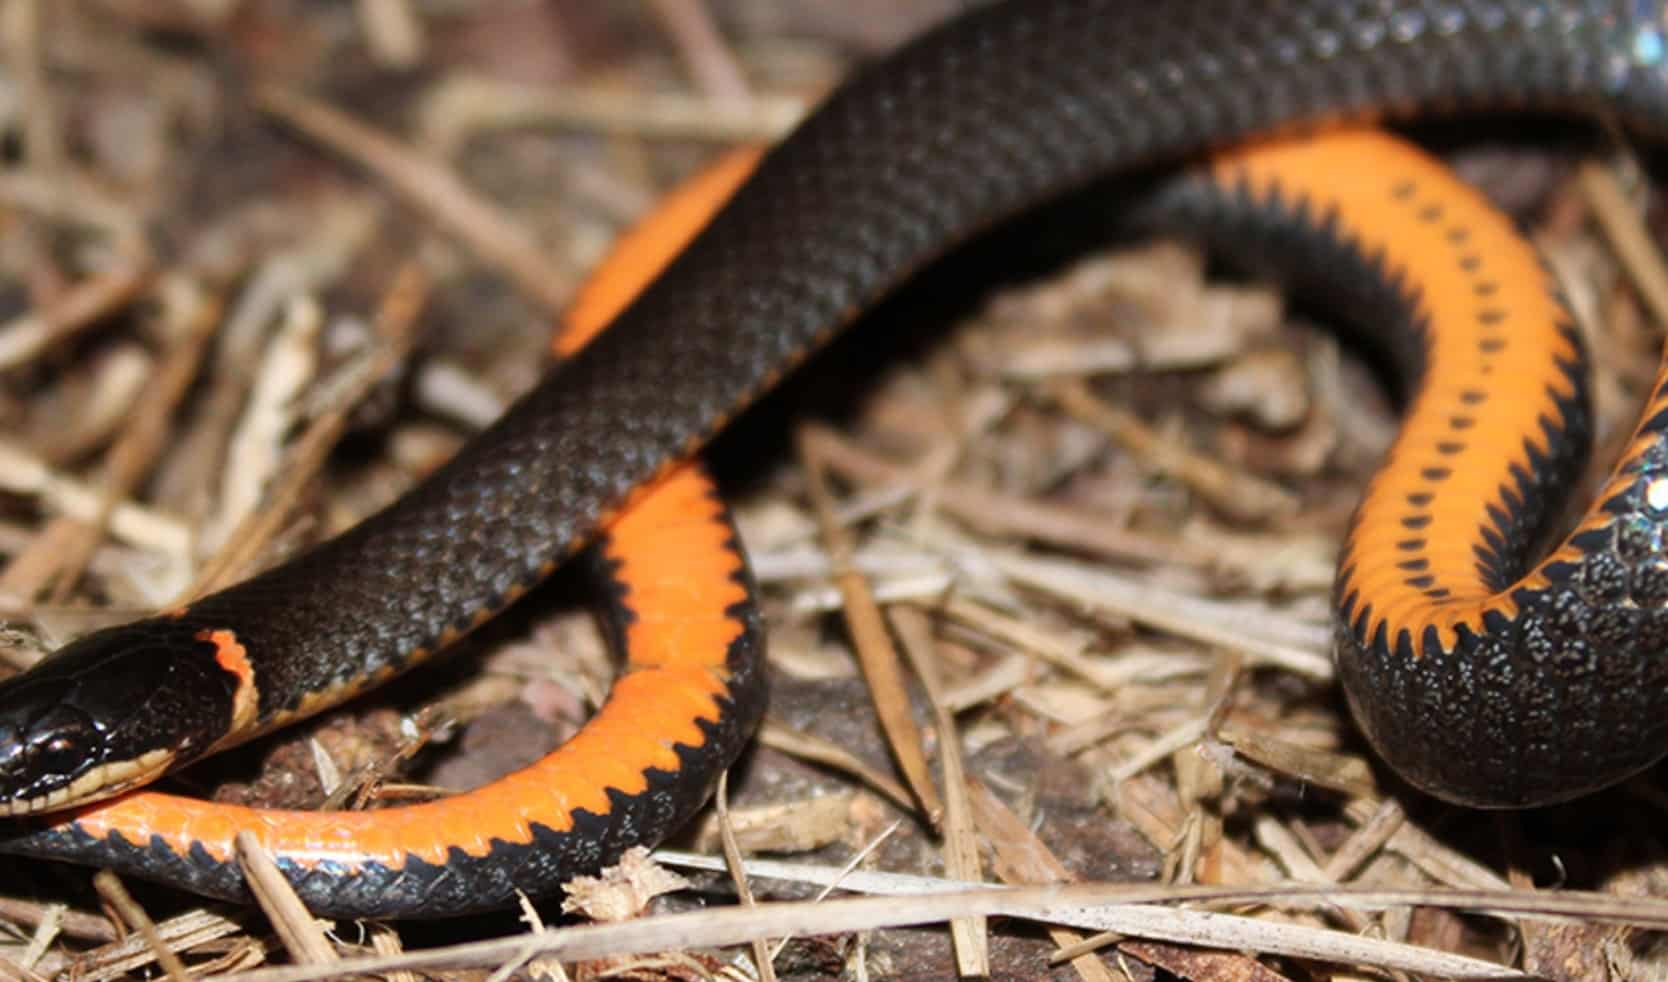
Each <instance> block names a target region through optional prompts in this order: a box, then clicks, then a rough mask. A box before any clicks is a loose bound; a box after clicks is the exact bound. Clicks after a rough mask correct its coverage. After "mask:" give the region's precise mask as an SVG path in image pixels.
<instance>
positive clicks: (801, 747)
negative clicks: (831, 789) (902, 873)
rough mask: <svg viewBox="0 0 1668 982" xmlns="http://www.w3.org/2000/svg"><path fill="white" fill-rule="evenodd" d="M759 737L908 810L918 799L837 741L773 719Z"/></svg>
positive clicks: (889, 776)
mask: <svg viewBox="0 0 1668 982" xmlns="http://www.w3.org/2000/svg"><path fill="white" fill-rule="evenodd" d="M757 739H758V741H759V742H760V743H762V744H764V745H765V746H767V747H769V748H771V749H772V750H779V751H781V752H782V753H785V754H787V755H789V756H791V757H796V758H798V759H800V760H806V761H810V762H811V763H814V764H821V765H822V766H824V767H828V768H831V769H833V770H835V771H837V772H839V773H842V774H846V775H849V776H851V777H853V778H855V779H857V780H858V781H859V782H861V783H863V784H865V785H867V786H868V787H869V788H871V789H873V790H875V791H878V792H880V793H881V794H882V795H885V796H886V798H887V800H889V801H891V802H892V804H894V805H897V806H898V807H899V808H902V809H904V810H905V811H908V810H909V809H911V808H913V807H915V799H914V797H912V796H911V795H910V793H909V789H908V788H906V787H904V786H903V785H902V784H900V783H898V782H897V781H896V780H894V779H893V778H892V776H891V775H890V774H886V773H884V772H882V771H879V770H876V769H875V768H873V767H870V766H869V765H868V764H866V763H864V762H863V759H862V758H861V757H858V756H857V755H856V754H853V753H852V752H851V751H849V750H847V749H846V748H844V747H842V746H840V745H839V744H837V743H833V742H831V741H828V740H824V739H822V738H821V737H818V736H815V735H813V734H810V733H804V732H801V731H800V730H796V729H794V728H793V727H791V726H789V725H787V724H786V723H783V722H782V721H781V720H778V719H774V718H766V719H765V723H764V726H762V727H760V728H759V735H758V738H757Z"/></svg>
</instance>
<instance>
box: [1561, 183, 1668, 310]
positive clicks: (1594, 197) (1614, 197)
mask: <svg viewBox="0 0 1668 982" xmlns="http://www.w3.org/2000/svg"><path fill="white" fill-rule="evenodd" d="M1579 178H1580V185H1581V192H1582V194H1583V195H1585V196H1586V199H1587V204H1588V206H1589V207H1591V208H1592V210H1593V217H1594V218H1596V219H1597V220H1598V225H1599V228H1600V229H1602V230H1603V232H1604V236H1605V239H1606V240H1607V241H1608V242H1609V244H1610V248H1611V249H1612V250H1613V251H1614V252H1615V254H1616V258H1618V259H1619V260H1621V263H1622V268H1623V269H1625V270H1627V274H1628V276H1629V278H1631V279H1632V280H1633V285H1634V286H1635V287H1637V288H1638V290H1639V295H1640V297H1642V298H1643V299H1644V301H1645V304H1646V306H1648V307H1649V308H1650V310H1651V315H1652V316H1653V317H1655V318H1656V322H1657V324H1658V326H1662V325H1668V266H1665V265H1664V263H1663V260H1662V252H1661V250H1659V249H1658V248H1657V246H1656V242H1655V241H1654V240H1653V239H1652V238H1651V234H1650V232H1649V231H1648V230H1647V229H1646V228H1645V223H1644V222H1643V221H1642V220H1641V218H1640V214H1641V209H1640V208H1638V207H1636V206H1635V205H1634V204H1633V203H1632V202H1630V201H1629V200H1628V198H1627V194H1626V193H1625V192H1623V190H1622V187H1621V183H1620V182H1619V181H1617V180H1616V177H1615V175H1614V174H1612V173H1611V172H1610V170H1609V169H1608V168H1606V167H1605V166H1604V165H1603V164H1600V163H1598V162H1597V161H1592V160H1588V161H1584V162H1583V163H1582V164H1581V169H1580V172H1579Z"/></svg>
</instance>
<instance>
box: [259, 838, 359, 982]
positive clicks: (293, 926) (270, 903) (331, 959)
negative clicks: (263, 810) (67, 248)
mask: <svg viewBox="0 0 1668 982" xmlns="http://www.w3.org/2000/svg"><path fill="white" fill-rule="evenodd" d="M237 864H238V867H239V868H240V869H242V870H243V878H244V882H246V883H247V884H248V885H249V892H250V893H252V894H254V897H255V902H256V903H257V904H259V905H260V907H261V910H262V911H264V912H265V913H266V916H267V920H269V921H271V922H272V927H273V930H275V931H277V932H278V938H279V940H281V941H282V942H283V943H284V949H285V950H286V951H288V952H289V953H290V957H291V958H292V959H294V960H295V962H296V964H298V965H333V964H335V963H337V962H339V961H341V956H340V955H338V954H336V949H335V947H334V946H333V945H331V943H330V939H329V938H326V937H325V936H324V931H323V930H321V929H320V928H319V923H318V921H316V920H314V918H313V915H312V914H310V913H308V912H307V907H306V905H305V904H303V903H302V902H301V898H300V897H298V896H296V894H295V888H294V887H292V886H290V881H289V880H287V879H285V878H284V874H283V873H282V872H280V871H279V869H278V863H277V861H276V860H274V859H273V858H272V854H271V853H269V852H267V851H266V848H265V847H264V846H262V845H261V843H260V840H259V839H257V838H255V834H254V833H253V832H251V831H249V830H248V829H244V830H243V831H241V832H239V833H238V834H237Z"/></svg>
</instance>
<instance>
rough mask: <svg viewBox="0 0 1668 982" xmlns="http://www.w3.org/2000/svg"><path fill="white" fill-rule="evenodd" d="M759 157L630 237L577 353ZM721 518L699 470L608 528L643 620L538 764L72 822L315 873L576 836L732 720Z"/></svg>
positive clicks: (672, 481)
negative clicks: (342, 804)
mask: <svg viewBox="0 0 1668 982" xmlns="http://www.w3.org/2000/svg"><path fill="white" fill-rule="evenodd" d="M757 157H758V154H757V153H756V152H745V153H744V152H738V153H735V154H732V155H730V156H728V157H725V158H723V159H722V160H720V161H719V163H718V164H716V165H714V166H713V167H711V168H709V169H708V170H707V171H704V172H703V173H702V174H700V175H699V176H697V177H696V178H695V179H694V180H692V181H690V182H689V183H688V184H686V185H684V186H683V187H682V188H680V189H679V190H678V191H676V192H674V193H673V194H672V195H671V196H670V197H668V198H667V199H666V201H665V202H664V203H663V204H662V205H661V206H660V207H658V208H657V209H656V210H655V211H654V212H653V213H652V214H651V215H650V216H649V217H648V218H647V219H646V220H645V221H643V222H642V223H641V224H640V225H639V226H638V227H637V228H636V229H634V230H632V231H631V232H629V233H628V234H627V235H625V236H624V237H622V238H621V240H620V242H619V243H618V244H617V245H616V247H615V249H614V252H613V253H612V254H611V255H610V256H609V257H608V259H607V260H606V261H605V262H604V263H603V264H602V266H601V268H600V269H599V270H598V271H597V272H596V273H595V274H594V275H593V278H592V280H591V281H590V283H589V284H588V285H587V286H586V288H585V289H584V290H583V291H582V293H581V295H580V298H579V300H578V302H576V303H575V305H574V307H573V309H572V310H571V311H570V312H569V314H568V317H567V318H566V322H565V323H564V324H563V325H562V328H561V330H560V331H559V332H558V335H557V338H556V341H555V348H556V350H557V352H558V353H560V354H563V355H567V354H571V353H572V352H574V351H576V350H577V349H578V348H579V347H580V346H582V345H583V344H585V343H586V342H587V341H589V340H590V339H591V338H592V337H594V336H595V335H596V334H597V333H598V332H599V331H601V330H602V328H604V327H605V326H607V324H608V323H609V322H610V321H611V320H612V319H613V318H614V316H615V315H616V314H618V312H619V311H620V310H622V309H623V308H624V307H625V306H626V305H627V304H628V303H630V301H631V299H632V298H633V297H634V296H636V294H637V292H638V291H639V290H641V289H642V288H643V287H644V286H645V285H646V284H647V283H648V282H649V281H650V280H652V279H653V278H654V276H655V275H656V274H657V273H658V272H659V271H660V269H661V268H662V267H663V266H664V265H665V264H666V263H667V262H669V261H670V260H671V259H672V257H673V256H675V255H676V254H677V253H678V251H679V250H680V249H682V248H683V245H684V243H685V242H687V241H688V239H689V238H690V237H692V236H693V235H694V234H695V233H696V232H697V231H699V230H700V228H701V227H702V226H703V225H705V224H706V221H707V219H708V218H710V216H711V215H712V213H713V212H714V211H716V210H717V208H718V206H719V205H721V204H722V203H723V202H724V201H725V200H727V199H728V198H729V195H730V194H731V193H732V192H733V191H734V189H735V188H736V187H737V186H738V185H739V184H740V182H741V180H742V178H744V177H745V176H746V175H747V173H748V172H750V171H751V170H752V167H753V165H754V163H755V162H756V160H757ZM722 509H723V506H722V504H721V503H720V502H719V500H718V498H717V495H716V493H715V491H714V489H713V487H712V485H711V483H710V481H709V480H708V479H707V477H706V476H705V474H704V473H702V471H701V469H700V467H699V466H698V465H696V464H685V465H682V466H679V467H677V468H674V469H673V470H672V471H670V472H669V473H667V474H666V475H665V476H663V477H662V478H661V479H660V480H659V481H657V482H656V483H655V484H654V485H653V486H652V487H650V488H648V489H646V490H644V491H642V492H639V494H638V495H636V496H635V498H634V500H633V502H632V504H631V506H630V507H629V508H627V509H625V510H624V511H623V512H622V513H621V514H620V515H619V516H617V517H616V518H615V519H614V520H613V522H612V523H611V524H610V525H609V528H608V541H607V549H608V555H609V557H610V558H611V559H613V560H615V562H616V563H617V574H616V575H617V577H618V579H619V581H620V582H621V583H622V584H623V585H624V586H625V588H626V590H627V592H628V598H627V602H628V603H629V604H630V605H631V607H632V609H633V611H634V613H635V615H636V616H635V618H634V619H633V621H632V623H631V625H630V626H629V627H628V629H627V635H626V659H627V661H626V668H625V672H624V674H623V675H622V677H621V678H620V679H619V680H618V681H617V682H615V684H614V688H613V691H612V693H611V694H610V696H609V698H608V701H607V703H606V704H605V705H604V706H603V707H602V708H601V709H600V710H599V711H598V712H597V715H596V716H595V717H594V718H592V719H591V720H590V721H589V722H588V723H586V725H585V727H584V728H583V729H582V730H581V731H580V732H579V733H578V734H577V735H576V736H574V738H573V739H571V740H569V741H568V742H567V743H565V744H563V745H562V746H561V747H560V748H558V749H557V750H556V751H555V752H553V753H551V754H550V755H549V756H547V757H545V758H543V759H542V760H540V761H538V762H537V763H535V764H533V765H532V766H530V767H527V768H524V769H523V770H520V771H517V772H516V773H514V774H511V775H509V776H507V777H504V778H502V779H500V780H497V781H494V782H492V783H490V784H487V785H484V786H483V787H480V788H477V789H476V790H474V791H470V792H467V793H464V794H460V795H456V796H454V797H450V798H445V799H441V800H439V801H434V802H429V803H426V804H421V805H411V806H405V807H399V808H388V809H381V810H378V811H371V812H307V811H281V810H267V809H255V808H243V807H238V806H235V805H223V804H216V803H213V802H204V801H199V800H196V799H192V798H183V797H178V796H175V795H166V794H159V793H156V792H148V791H147V792H137V793H134V794H129V795H126V796H124V797H120V798H115V799H112V800H111V801H108V802H102V803H99V804H96V805H92V806H89V807H87V808H85V809H83V810H80V811H79V812H76V813H74V814H73V815H72V819H73V820H74V821H76V822H78V823H80V825H81V827H82V828H83V829H84V830H85V831H87V832H88V833H89V834H92V835H94V836H98V837H104V836H106V835H108V834H110V833H114V832H120V833H121V834H122V835H123V836H124V837H125V838H127V839H128V840H130V841H135V842H149V841H151V840H152V839H153V838H154V837H159V838H161V839H162V840H164V841H165V842H167V843H169V844H170V846H171V847H172V848H174V849H175V850H176V851H179V852H181V853H184V852H186V851H188V850H189V849H190V848H191V847H192V846H193V845H197V846H201V847H202V848H203V849H205V850H206V851H207V852H208V853H209V854H210V855H212V856H214V857H216V858H217V859H223V860H224V859H229V858H231V856H232V855H233V840H234V837H235V836H236V835H237V834H238V833H239V832H242V831H245V830H248V831H250V832H252V833H254V835H255V838H256V839H257V840H258V841H260V843H261V844H262V845H264V846H265V847H266V848H267V849H268V850H269V851H271V852H272V853H273V854H274V855H276V856H279V857H281V858H284V859H288V860H291V861H294V862H297V863H301V864H304V865H311V864H314V863H317V862H320V861H325V860H329V861H334V862H338V863H344V864H349V865H352V864H356V863H373V862H374V863H378V864H381V865H384V866H390V867H398V866H399V865H401V864H402V863H404V862H405V858H406V857H407V856H417V857H419V858H421V859H424V860H426V861H428V862H431V863H441V862H444V861H445V860H446V858H447V853H448V850H450V849H454V848H456V849H462V850H464V851H466V852H468V853H471V854H474V855H484V854H485V853H487V852H488V851H489V850H490V849H491V848H492V843H493V840H495V839H496V840H502V841H506V842H526V841H528V840H529V839H530V837H531V833H530V830H529V828H528V825H529V823H530V822H537V823H538V824H540V825H543V826H545V827H547V828H550V829H553V830H556V831H563V830H566V829H568V828H570V827H571V825H572V815H573V812H574V810H575V809H586V810H588V811H590V812H593V813H596V814H605V813H607V812H608V810H609V808H610V802H609V800H608V797H607V793H606V792H607V789H609V788H614V789H617V790H619V791H622V792H624V793H626V794H633V793H636V792H640V791H643V790H644V789H645V782H644V772H645V771H646V770H648V769H649V768H651V767H652V768H659V769H661V770H667V771H675V770H677V769H678V766H679V760H678V756H677V754H676V752H675V750H674V747H675V746H676V745H677V744H684V745H688V746H699V745H700V744H701V743H702V742H704V739H705V737H704V734H703V733H702V731H701V729H700V727H699V725H698V721H701V720H707V721H713V720H716V719H717V717H718V712H719V710H718V704H717V701H716V700H717V699H718V698H719V697H721V696H723V695H724V694H725V692H726V683H725V675H724V669H725V660H726V657H727V656H728V653H729V646H730V644H731V643H732V642H734V641H735V640H736V639H737V637H738V636H739V635H740V633H741V630H742V627H741V625H740V624H739V623H737V622H736V621H735V620H734V619H733V618H731V617H730V616H729V613H728V611H729V609H730V608H731V607H732V606H733V605H734V604H737V603H740V602H741V601H743V600H744V599H745V593H744V590H743V588H742V586H741V584H740V583H739V582H738V580H737V576H738V575H739V574H740V573H741V560H740V558H739V557H738V556H737V554H736V553H735V551H734V550H733V549H732V548H730V543H729V541H728V539H729V530H728V526H727V525H726V524H725V523H723V522H720V521H718V520H717V519H718V518H719V516H720V515H721V513H722ZM234 649H235V645H230V644H227V645H222V649H221V650H222V651H223V652H230V651H233V650H234ZM239 650H240V649H239ZM245 665H246V663H245ZM231 667H234V666H228V668H231Z"/></svg>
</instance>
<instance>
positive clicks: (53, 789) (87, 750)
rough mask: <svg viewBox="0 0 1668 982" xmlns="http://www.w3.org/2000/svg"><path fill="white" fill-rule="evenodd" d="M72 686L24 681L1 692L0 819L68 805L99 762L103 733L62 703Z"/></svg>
mask: <svg viewBox="0 0 1668 982" xmlns="http://www.w3.org/2000/svg"><path fill="white" fill-rule="evenodd" d="M70 689H71V684H70V683H68V682H64V681H59V680H24V679H20V680H18V682H17V683H16V684H15V685H12V686H7V687H0V814H26V813H29V812H37V811H44V810H46V809H49V808H52V807H55V806H57V805H59V804H67V803H70V802H71V801H72V800H73V798H74V795H73V792H72V789H73V788H74V787H75V785H76V783H77V782H78V781H79V780H80V779H82V778H84V777H85V776H86V775H87V774H88V773H89V772H90V771H92V770H93V769H94V768H96V767H97V766H98V764H99V763H100V761H101V759H102V757H103V752H102V751H103V734H102V733H101V732H100V731H99V728H98V727H97V726H96V725H95V724H94V722H93V720H92V718H91V717H89V716H88V715H87V714H86V713H84V712H82V711H81V710H79V709H77V708H75V707H74V706H72V705H69V704H68V703H67V702H66V701H65V700H66V696H67V695H68V693H69V690H70Z"/></svg>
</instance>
